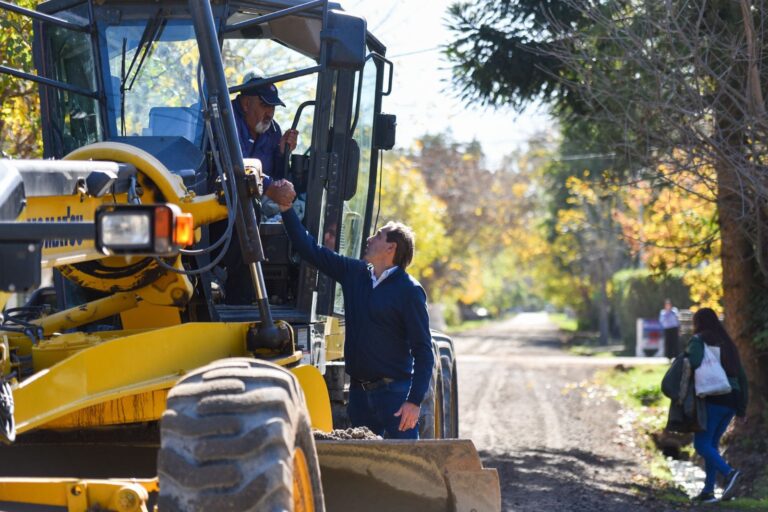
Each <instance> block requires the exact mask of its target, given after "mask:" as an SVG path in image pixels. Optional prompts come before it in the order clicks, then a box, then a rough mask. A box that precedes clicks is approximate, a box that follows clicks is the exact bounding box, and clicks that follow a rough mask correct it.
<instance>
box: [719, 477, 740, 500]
mask: <svg viewBox="0 0 768 512" xmlns="http://www.w3.org/2000/svg"><path fill="white" fill-rule="evenodd" d="M740 477H741V471H739V470H738V469H734V470H733V471H731V472H730V473H729V474H728V476H727V477H725V483H724V484H723V497H722V500H723V501H725V500H729V499H731V498H733V496H734V494H736V482H738V481H739V478H740Z"/></svg>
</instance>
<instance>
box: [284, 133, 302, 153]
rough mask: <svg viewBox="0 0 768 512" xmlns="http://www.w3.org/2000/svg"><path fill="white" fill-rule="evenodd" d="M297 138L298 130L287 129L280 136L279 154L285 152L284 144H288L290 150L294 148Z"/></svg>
mask: <svg viewBox="0 0 768 512" xmlns="http://www.w3.org/2000/svg"><path fill="white" fill-rule="evenodd" d="M298 139H299V132H298V130H287V131H286V132H285V133H284V134H283V136H282V137H280V154H285V145H286V144H288V146H290V148H291V151H293V150H294V149H296V141H298Z"/></svg>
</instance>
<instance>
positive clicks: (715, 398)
mask: <svg viewBox="0 0 768 512" xmlns="http://www.w3.org/2000/svg"><path fill="white" fill-rule="evenodd" d="M693 332H694V336H693V337H692V338H691V340H690V341H689V342H688V349H687V353H688V358H689V360H690V362H691V368H693V369H694V370H695V369H696V368H698V367H700V366H701V364H702V361H703V360H704V353H705V345H706V348H707V349H709V350H711V351H712V352H713V353H714V354H715V355H718V354H719V359H720V364H721V365H722V366H723V369H724V370H725V373H726V375H727V376H728V382H729V383H730V385H731V392H730V393H727V394H723V395H709V396H705V397H704V400H705V402H706V409H707V428H706V430H704V431H702V432H696V433H695V434H694V438H693V445H694V448H695V449H696V453H698V454H699V455H700V456H701V457H702V458H703V459H704V462H705V471H706V478H705V480H704V489H703V490H702V491H701V494H699V495H698V496H696V497H695V498H694V500H696V501H699V502H703V503H713V502H716V501H717V498H715V479H716V477H717V473H720V474H721V475H723V477H724V481H723V494H722V497H721V499H722V500H727V499H730V498H732V497H733V496H734V493H735V491H736V482H737V481H738V479H739V477H740V476H741V472H740V471H739V470H737V469H734V468H732V467H731V466H729V465H728V463H727V462H725V460H724V459H723V457H722V456H721V455H720V449H719V446H720V438H721V437H722V436H723V434H724V433H725V430H726V429H727V428H728V425H729V424H730V422H731V420H732V419H733V417H734V416H739V417H742V416H744V415H745V413H746V409H747V400H748V392H747V377H746V374H745V373H744V368H743V367H742V365H741V359H740V358H739V351H738V349H737V348H736V345H735V344H734V343H733V340H731V337H730V336H728V333H727V332H726V330H725V328H724V327H723V325H722V324H721V323H720V320H719V319H718V318H717V315H716V314H715V312H714V311H713V310H711V309H710V308H702V309H700V310H698V311H697V312H696V313H695V314H694V315H693Z"/></svg>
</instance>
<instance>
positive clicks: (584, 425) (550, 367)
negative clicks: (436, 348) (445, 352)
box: [454, 313, 676, 512]
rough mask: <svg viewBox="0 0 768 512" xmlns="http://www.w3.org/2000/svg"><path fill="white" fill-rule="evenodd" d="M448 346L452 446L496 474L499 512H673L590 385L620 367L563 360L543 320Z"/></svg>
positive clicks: (610, 403) (501, 327)
mask: <svg viewBox="0 0 768 512" xmlns="http://www.w3.org/2000/svg"><path fill="white" fill-rule="evenodd" d="M454 341H455V342H456V347H457V352H458V365H459V369H458V372H459V400H460V405H459V410H460V428H461V437H469V438H471V439H473V440H474V442H475V445H476V446H477V448H478V450H479V451H480V452H481V454H482V456H483V459H484V464H485V465H486V466H490V467H496V468H497V469H498V471H499V476H500V478H501V485H502V509H503V510H505V511H516V512H517V511H536V512H541V511H549V510H553V511H554V510H557V511H573V512H581V511H583V512H595V511H601V512H610V511H617V512H619V511H620V512H634V511H641V510H643V511H646V510H653V511H662V510H676V509H675V508H672V507H670V506H669V505H666V504H665V503H664V502H661V501H658V500H657V499H656V498H655V497H654V495H653V494H654V493H653V489H650V488H648V486H647V480H646V477H647V476H648V471H647V469H646V468H645V466H644V465H643V463H642V456H641V454H640V449H639V448H634V447H632V446H631V444H632V442H631V439H630V437H631V436H630V434H629V432H628V431H627V429H626V427H625V428H622V426H621V425H620V421H619V419H620V417H621V414H620V412H619V411H620V407H619V405H618V404H617V403H616V402H615V401H614V400H613V399H612V398H611V397H610V396H606V394H605V393H603V392H602V391H601V390H599V389H596V388H594V387H592V386H590V380H591V377H592V375H593V374H594V372H595V371H596V370H598V369H599V368H600V367H603V368H604V367H606V366H607V365H611V366H613V365H616V364H617V363H618V362H620V361H617V360H615V359H614V360H611V359H595V358H589V357H578V356H570V355H568V354H567V353H565V352H563V351H562V350H561V348H560V345H561V344H560V341H559V339H558V336H557V330H556V328H555V326H554V325H553V324H551V323H550V322H549V320H548V318H547V316H546V314H544V313H531V314H522V315H518V316H517V317H515V318H514V319H512V320H509V321H505V322H502V323H497V324H494V325H492V326H489V327H487V328H484V329H479V330H476V331H473V332H469V333H464V334H461V335H457V336H454ZM631 361H635V362H637V361H638V360H635V359H632V360H631ZM624 362H625V363H627V362H629V360H628V361H624ZM646 362H647V361H646Z"/></svg>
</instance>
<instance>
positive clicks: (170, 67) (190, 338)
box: [0, 0, 500, 512]
mask: <svg viewBox="0 0 768 512" xmlns="http://www.w3.org/2000/svg"><path fill="white" fill-rule="evenodd" d="M0 8H1V9H2V10H3V12H4V15H5V16H11V17H25V18H26V19H29V20H31V22H32V24H33V27H34V45H33V46H34V66H35V71H34V72H33V71H32V70H24V69H14V68H10V67H8V66H5V65H2V66H0V72H3V73H6V74H10V75H13V76H15V77H17V78H18V79H22V80H30V81H33V82H36V83H37V84H38V86H39V95H40V105H41V115H42V134H43V148H44V149H43V150H44V159H42V160H36V161H25V160H12V159H6V160H2V161H0V290H3V291H0V308H2V307H4V306H6V303H7V301H8V300H9V298H10V297H11V292H16V293H19V292H25V299H24V300H25V302H21V303H20V304H18V305H16V307H5V308H4V311H3V319H2V324H0V439H1V440H2V441H3V442H4V443H3V446H2V447H0V509H2V510H11V511H12V510H46V511H53V510H65V511H69V512H86V511H96V510H113V511H119V512H132V511H147V510H159V511H161V512H166V511H172V510H177V511H251V510H252V511H278V510H279V511H282V510H295V511H312V510H317V511H322V510H326V509H327V510H339V511H353V510H366V511H378V510H382V511H384V510H419V511H420V512H427V511H438V510H439V511H467V512H469V511H478V512H479V511H495V510H499V509H500V495H499V483H498V476H497V474H496V471H495V470H493V469H485V468H483V467H482V464H481V462H480V459H479V457H478V454H477V452H476V450H475V448H474V445H473V444H472V442H471V441H469V440H460V439H457V437H458V432H459V430H458V429H459V426H458V390H457V373H456V361H455V358H454V351H453V344H452V341H451V340H450V338H448V337H446V336H444V335H441V334H439V333H437V332H435V333H434V335H433V348H434V352H435V355H436V361H437V364H436V367H435V370H434V372H433V379H432V383H431V386H430V393H429V394H428V396H427V398H426V399H425V402H424V404H423V405H422V412H423V416H422V425H421V427H420V428H421V434H422V439H421V440H419V441H390V440H381V439H339V438H338V437H340V436H337V439H335V440H318V441H315V437H316V436H318V438H319V437H320V436H319V435H318V432H330V431H332V430H334V428H336V429H344V428H345V427H347V426H348V424H347V423H345V422H346V417H345V414H344V410H345V408H344V406H345V401H346V397H347V393H348V384H349V382H348V378H347V377H346V376H345V372H344V359H343V348H344V347H343V340H344V310H343V301H341V300H340V293H339V290H338V289H337V286H336V284H335V283H334V282H332V281H330V280H328V279H327V278H325V277H324V276H323V275H320V274H318V272H317V271H316V269H314V268H312V267H311V266H309V265H307V264H305V263H303V262H301V261H300V260H299V259H298V258H297V257H296V255H295V254H294V253H293V251H292V249H291V246H290V243H289V241H288V239H287V236H286V234H285V232H284V229H283V227H282V225H281V224H280V223H279V222H278V221H276V220H274V217H272V216H271V212H270V210H269V205H268V202H267V201H265V198H264V197H262V180H263V176H262V172H261V163H260V162H259V161H258V160H250V159H245V160H244V159H243V156H242V153H241V149H240V146H239V143H238V136H237V131H236V124H235V118H234V114H233V111H232V104H231V95H233V94H236V93H238V92H240V91H242V90H244V89H246V88H247V87H254V86H260V85H263V84H273V83H280V84H281V91H283V94H285V95H286V96H289V97H290V98H289V99H290V100H291V102H293V101H295V102H296V104H297V105H298V107H297V108H296V113H295V117H294V121H293V127H294V128H295V127H297V126H298V124H299V122H301V121H303V122H304V123H305V126H302V130H301V131H302V133H304V134H305V137H304V138H306V139H308V143H307V144H306V147H303V148H297V150H296V151H295V152H294V153H295V154H293V155H290V154H286V158H285V165H284V166H283V167H282V168H281V169H274V170H272V174H273V177H275V178H281V177H285V178H288V179H290V180H291V181H292V182H293V183H294V184H295V186H296V189H297V191H298V192H299V197H300V201H299V204H298V205H297V208H301V209H302V210H303V212H302V213H303V216H302V219H303V223H304V225H305V227H306V228H307V230H308V231H309V232H310V233H311V234H312V235H313V236H315V237H316V238H317V239H318V240H321V241H322V242H323V243H325V244H327V245H328V246H330V247H332V248H333V249H334V250H336V251H338V252H340V253H341V254H344V255H346V256H350V257H355V258H357V257H360V254H361V249H362V247H363V242H364V240H365V238H366V236H367V235H368V234H369V233H370V232H371V227H372V225H375V223H376V222H377V219H375V218H374V215H373V212H374V204H375V195H376V188H377V180H378V179H379V178H380V176H379V173H378V172H377V169H378V167H379V163H380V158H381V151H383V150H386V149H391V148H392V146H393V144H394V134H395V125H396V122H395V117H394V116H392V115H387V114H384V113H382V102H383V99H384V97H386V96H387V95H388V94H389V93H390V92H391V89H392V82H393V80H392V76H393V67H392V63H391V62H390V61H388V60H387V59H386V56H385V55H386V48H385V46H384V45H383V44H382V43H381V42H380V41H379V40H378V39H377V38H376V37H375V36H374V35H373V34H371V33H370V32H368V30H367V27H366V23H365V20H364V19H362V18H360V17H357V16H354V15H352V14H349V13H347V12H344V11H343V10H342V9H341V7H340V6H339V5H337V4H333V3H329V2H327V0H313V1H309V2H305V3H302V2H301V1H299V0H229V1H227V0H213V1H211V2H209V1H207V0H189V1H175V0H164V1H162V2H158V1H154V0H51V1H47V2H43V3H41V4H40V5H39V6H38V7H37V9H36V10H28V9H24V8H21V7H19V6H17V5H14V4H11V3H8V2H0ZM244 67H248V68H253V67H256V68H257V69H258V75H259V76H260V77H261V78H259V79H257V80H256V81H255V82H254V81H250V82H248V83H246V84H243V80H241V79H240V75H238V73H242V71H241V69H242V68H244ZM228 84H237V85H228ZM286 96H284V97H286ZM309 125H311V129H309V128H308V127H307V126H309ZM298 149H302V151H301V152H299V151H298ZM272 213H273V212H272ZM233 254H234V255H235V256H236V257H235V258H234V261H235V262H234V263H233V257H232V255H233ZM238 267H239V268H241V269H245V272H244V273H242V274H238V273H237V272H236V269H237V268H238ZM41 269H43V270H42V274H41ZM46 272H47V273H50V283H46V285H45V286H42V287H41V286H40V285H39V283H40V282H41V275H43V276H45V275H46ZM243 276H245V277H243ZM233 284H235V285H238V286H239V287H240V288H241V289H242V288H244V289H246V290H247V291H248V292H249V293H250V298H249V299H247V300H242V299H241V298H238V297H236V296H235V295H233V294H232V293H230V289H231V288H232V285H233ZM14 297H16V295H15V296H14ZM331 438H333V436H331Z"/></svg>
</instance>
